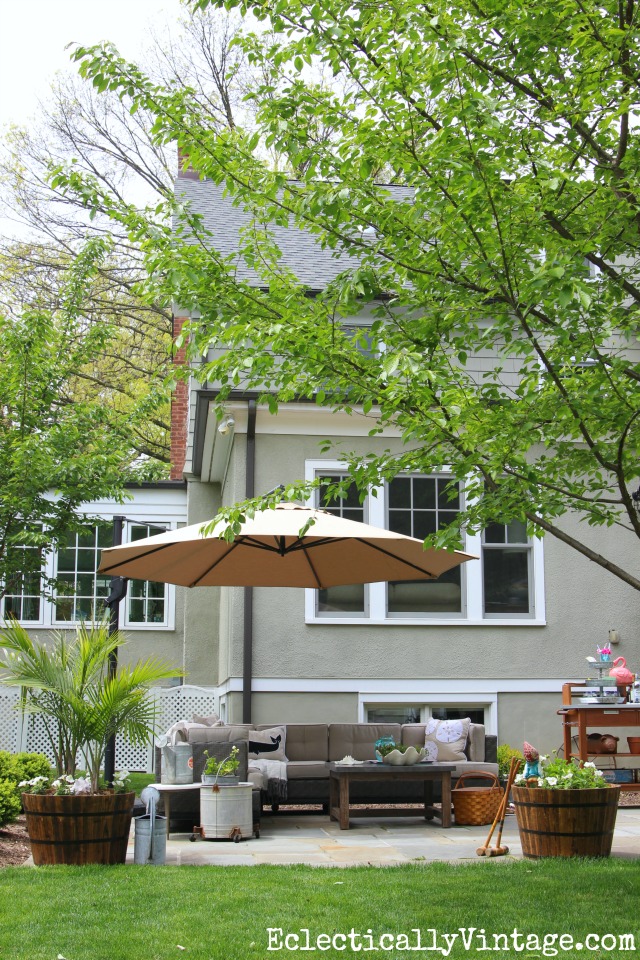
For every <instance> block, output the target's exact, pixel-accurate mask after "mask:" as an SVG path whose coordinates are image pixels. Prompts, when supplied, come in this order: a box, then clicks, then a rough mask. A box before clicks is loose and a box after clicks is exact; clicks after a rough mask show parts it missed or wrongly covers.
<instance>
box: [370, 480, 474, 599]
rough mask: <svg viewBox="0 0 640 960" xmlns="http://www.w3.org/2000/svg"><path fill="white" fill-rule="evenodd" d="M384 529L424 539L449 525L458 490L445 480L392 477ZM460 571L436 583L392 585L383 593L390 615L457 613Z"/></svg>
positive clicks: (401, 583) (458, 502)
mask: <svg viewBox="0 0 640 960" xmlns="http://www.w3.org/2000/svg"><path fill="white" fill-rule="evenodd" d="M387 497H388V527H389V530H393V531H394V532H395V533H403V534H405V535H406V536H409V537H417V538H418V539H419V540H424V539H425V537H428V536H430V535H431V534H433V533H436V532H437V531H438V530H442V529H443V527H446V526H448V525H449V524H450V523H452V522H453V521H454V520H455V519H456V517H457V515H458V511H459V509H460V489H459V487H458V485H457V484H454V485H453V486H452V484H451V479H450V478H447V477H396V478H395V479H393V480H391V481H390V483H389V484H388V488H387ZM462 576H463V574H462V569H461V567H456V568H455V569H454V570H450V571H448V572H447V573H444V574H442V576H440V577H439V578H438V579H437V580H428V581H424V582H410V581H409V582H407V581H401V582H394V583H390V584H389V586H388V591H387V613H388V614H389V615H390V616H411V615H414V614H420V613H426V614H434V613H437V614H442V615H445V616H446V615H451V614H456V613H457V614H458V615H459V614H461V613H462V609H463V603H462Z"/></svg>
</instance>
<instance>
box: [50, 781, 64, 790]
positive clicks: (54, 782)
mask: <svg viewBox="0 0 640 960" xmlns="http://www.w3.org/2000/svg"><path fill="white" fill-rule="evenodd" d="M61 783H62V780H54V781H53V783H52V784H51V786H52V787H53V789H54V790H57V789H58V787H59V786H60V784H61Z"/></svg>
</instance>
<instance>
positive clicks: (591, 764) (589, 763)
mask: <svg viewBox="0 0 640 960" xmlns="http://www.w3.org/2000/svg"><path fill="white" fill-rule="evenodd" d="M583 766H585V767H588V768H589V769H590V770H595V769H596V765H595V763H594V762H593V761H592V760H587V761H586V763H584V764H583Z"/></svg>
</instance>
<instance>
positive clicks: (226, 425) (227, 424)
mask: <svg viewBox="0 0 640 960" xmlns="http://www.w3.org/2000/svg"><path fill="white" fill-rule="evenodd" d="M235 425H236V422H235V420H234V419H233V417H223V418H222V420H221V421H220V423H219V424H218V433H219V434H220V436H221V437H226V436H227V434H228V433H229V431H230V430H232V429H233V428H234V427H235Z"/></svg>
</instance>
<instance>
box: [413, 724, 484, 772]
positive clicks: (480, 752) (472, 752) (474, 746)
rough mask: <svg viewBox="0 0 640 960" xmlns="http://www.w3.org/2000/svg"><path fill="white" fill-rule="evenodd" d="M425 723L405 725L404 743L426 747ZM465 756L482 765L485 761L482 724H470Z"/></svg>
mask: <svg viewBox="0 0 640 960" xmlns="http://www.w3.org/2000/svg"><path fill="white" fill-rule="evenodd" d="M425 728H426V724H424V723H405V724H403V726H402V742H403V743H404V744H406V745H407V746H411V747H416V748H419V747H424V744H425ZM464 754H465V756H466V757H467V759H468V760H474V761H476V762H477V763H482V762H483V761H484V759H485V727H484V724H482V723H471V724H469V736H468V737H467V744H466V746H465V748H464Z"/></svg>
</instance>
